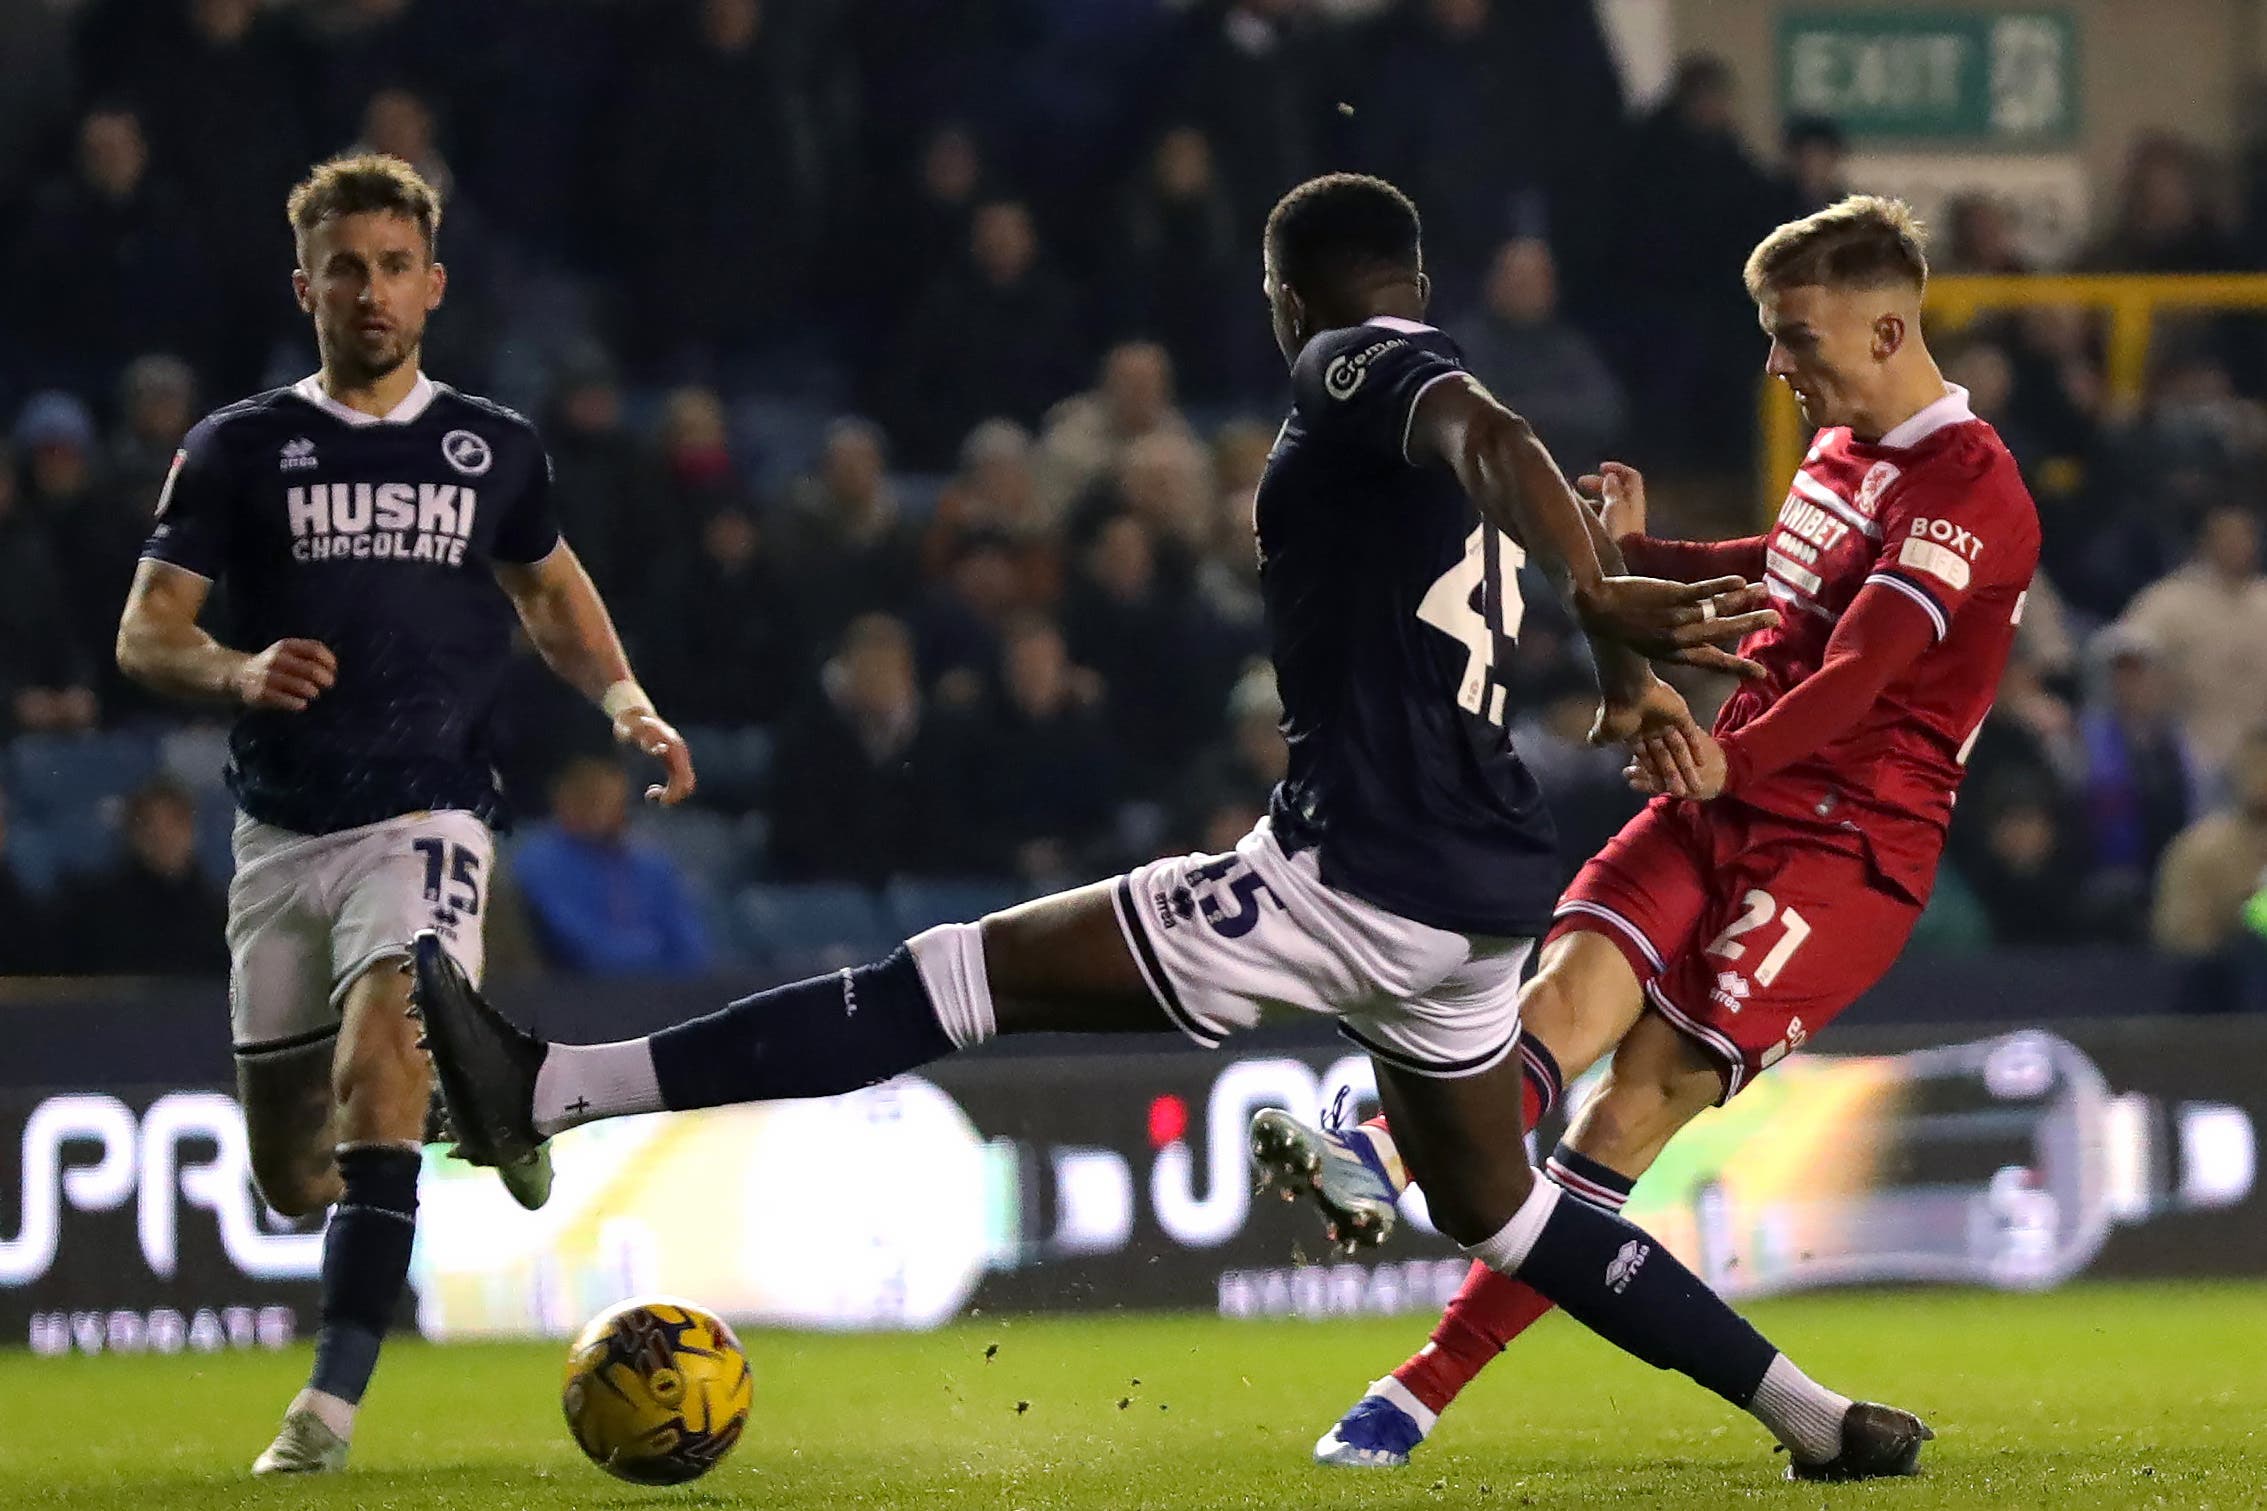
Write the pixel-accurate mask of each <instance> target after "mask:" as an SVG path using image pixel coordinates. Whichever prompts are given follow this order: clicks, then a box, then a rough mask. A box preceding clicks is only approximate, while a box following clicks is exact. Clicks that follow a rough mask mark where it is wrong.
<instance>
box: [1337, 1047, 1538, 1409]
mask: <svg viewBox="0 0 2267 1511" xmlns="http://www.w3.org/2000/svg"><path fill="white" fill-rule="evenodd" d="M1521 1053H1522V1054H1523V1055H1525V1056H1526V1058H1527V1065H1526V1072H1527V1073H1526V1074H1525V1075H1523V1076H1521V1077H1520V1079H1519V1091H1520V1098H1519V1099H1520V1118H1521V1121H1522V1122H1523V1123H1524V1124H1525V1125H1526V1126H1527V1127H1529V1128H1532V1127H1534V1126H1535V1125H1536V1124H1537V1123H1539V1122H1541V1121H1542V1120H1543V1117H1544V1115H1545V1114H1546V1113H1548V1112H1549V1111H1550V1110H1551V1108H1552V1106H1553V1105H1555V1104H1556V1102H1557V1101H1558V1084H1557V1083H1558V1079H1559V1067H1558V1062H1557V1061H1556V1060H1554V1059H1552V1058H1551V1056H1550V1052H1549V1051H1548V1050H1544V1049H1542V1047H1541V1045H1539V1044H1537V1043H1536V1042H1535V1041H1534V1040H1526V1041H1524V1042H1523V1044H1522V1046H1521ZM1362 1126H1363V1127H1365V1128H1377V1129H1380V1130H1383V1131H1385V1132H1386V1133H1387V1134H1388V1135H1390V1134H1391V1132H1392V1130H1391V1129H1390V1128H1388V1127H1387V1126H1386V1121H1385V1117H1384V1115H1383V1114H1380V1115H1379V1116H1377V1117H1374V1118H1371V1119H1370V1120H1369V1121H1368V1122H1367V1123H1364V1124H1363V1125H1362ZM1550 1309H1551V1302H1550V1301H1549V1300H1547V1299H1546V1298H1545V1297H1544V1296H1543V1293H1542V1292H1540V1291H1538V1290H1536V1289H1535V1288H1534V1287H1533V1286H1531V1285H1528V1284H1527V1283H1525V1282H1524V1281H1519V1280H1513V1279H1512V1278H1511V1277H1509V1276H1508V1275H1499V1274H1497V1273H1496V1272H1495V1271H1494V1270H1491V1269H1489V1268H1488V1267H1487V1266H1486V1265H1484V1264H1479V1263H1474V1264H1473V1266H1472V1272H1471V1273H1470V1274H1469V1275H1466V1276H1465V1277H1464V1284H1463V1285H1462V1286H1461V1287H1459V1288H1458V1290H1457V1292H1456V1295H1455V1296H1454V1297H1453V1298H1452V1299H1451V1300H1450V1301H1449V1303H1448V1310H1447V1311H1445V1312H1443V1313H1442V1314H1441V1319H1440V1322H1439V1323H1438V1325H1436V1326H1435V1327H1434V1328H1433V1336H1432V1339H1431V1341H1430V1342H1428V1343H1426V1345H1425V1346H1424V1347H1423V1348H1420V1349H1418V1350H1417V1352H1415V1353H1414V1354H1412V1355H1410V1356H1409V1359H1408V1362H1407V1363H1405V1364H1403V1365H1402V1366H1401V1367H1400V1368H1399V1369H1397V1370H1395V1371H1394V1372H1393V1378H1395V1379H1396V1380H1399V1381H1400V1382H1401V1383H1402V1385H1403V1386H1405V1387H1406V1388H1407V1389H1408V1391H1409V1393H1410V1394H1411V1395H1413V1396H1415V1397H1416V1398H1417V1399H1418V1400H1420V1401H1422V1402H1424V1403H1425V1405H1426V1407H1427V1408H1428V1409H1430V1410H1432V1411H1435V1412H1442V1411H1446V1410H1448V1403H1449V1402H1451V1401H1453V1400H1455V1399H1456V1398H1457V1396H1458V1395H1459V1394H1460V1393H1461V1392H1462V1391H1463V1389H1464V1387H1465V1386H1467V1385H1469V1384H1471V1383H1472V1381H1473V1379H1474V1377H1476V1376H1477V1375H1478V1374H1479V1373H1480V1371H1481V1370H1483V1369H1486V1368H1487V1367H1488V1363H1489V1361H1490V1360H1492V1359H1494V1358H1495V1356H1496V1355H1498V1354H1500V1353H1502V1352H1503V1351H1504V1348H1505V1346H1506V1345H1508V1344H1509V1343H1510V1342H1511V1340H1512V1339H1514V1338H1516V1337H1518V1336H1519V1335H1520V1334H1521V1333H1523V1332H1525V1331H1527V1329H1528V1328H1530V1327H1532V1326H1534V1324H1535V1321H1536V1319H1537V1318H1539V1317H1541V1316H1542V1315H1543V1314H1544V1313H1545V1312H1547V1311H1549V1310H1550Z"/></svg>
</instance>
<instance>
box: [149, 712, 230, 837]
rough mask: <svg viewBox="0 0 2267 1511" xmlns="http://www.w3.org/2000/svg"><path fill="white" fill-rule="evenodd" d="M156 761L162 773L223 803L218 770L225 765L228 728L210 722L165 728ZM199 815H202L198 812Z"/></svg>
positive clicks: (206, 799) (199, 798)
mask: <svg viewBox="0 0 2267 1511" xmlns="http://www.w3.org/2000/svg"><path fill="white" fill-rule="evenodd" d="M157 762H158V765H159V767H160V768H162V769H163V770H164V772H165V774H166V775H167V776H169V777H171V778H173V779H174V780H175V781H177V782H179V783H180V784H181V785H182V786H184V787H186V788H188V789H189V790H190V791H191V792H194V793H195V794H196V795H197V801H198V803H199V804H200V805H202V804H204V803H207V802H214V803H219V804H221V805H223V806H226V805H227V804H228V803H229V797H228V792H227V788H226V786H225V785H224V784H223V782H222V780H221V777H222V773H223V771H224V770H225V768H226V767H227V765H228V731H227V730H226V729H224V728H221V727H220V726H218V725H213V724H192V725H190V726H188V727H187V728H186V729H174V730H168V731H167V732H166V733H165V734H164V735H163V736H161V737H160V738H159V740H158V742H157ZM199 816H200V817H202V814H201V813H200V815H199Z"/></svg>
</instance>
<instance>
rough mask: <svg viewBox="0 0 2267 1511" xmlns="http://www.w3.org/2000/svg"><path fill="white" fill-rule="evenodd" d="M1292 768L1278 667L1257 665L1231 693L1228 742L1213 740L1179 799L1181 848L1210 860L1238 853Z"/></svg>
mask: <svg viewBox="0 0 2267 1511" xmlns="http://www.w3.org/2000/svg"><path fill="white" fill-rule="evenodd" d="M1290 769H1291V747H1290V745H1289V744H1288V743H1287V742H1286V741H1285V740H1284V738H1283V698H1282V695H1281V694H1280V693H1279V692H1278V691H1277V690H1276V686H1275V668H1274V667H1272V666H1269V665H1267V664H1266V663H1264V662H1261V663H1257V664H1255V665H1253V666H1251V667H1250V668H1249V669H1247V670H1246V671H1245V672H1244V674H1243V675H1242V676H1240V677H1238V678H1237V679H1236V683H1235V686H1234V687H1233V688H1231V689H1230V690H1229V693H1228V733H1227V737H1226V738H1225V739H1216V740H1214V741H1213V743H1212V745H1211V747H1210V748H1209V749H1207V750H1206V751H1205V753H1204V754H1203V755H1202V756H1201V757H1199V758H1198V760H1197V762H1196V765H1195V768H1194V771H1193V773H1192V777H1191V780H1190V781H1189V782H1188V783H1187V784H1186V786H1185V787H1184V788H1183V789H1182V791H1180V792H1179V793H1177V794H1175V797H1176V800H1177V801H1178V802H1179V803H1180V804H1181V805H1182V812H1181V816H1180V826H1181V828H1182V830H1183V838H1182V843H1184V844H1186V845H1188V846H1189V847H1190V848H1192V849H1195V850H1198V851H1202V852H1203V853H1205V854H1208V855H1210V854H1225V853H1226V852H1227V851H1230V850H1233V849H1235V848H1236V841H1238V840H1240V839H1242V838H1243V837H1244V836H1245V834H1247V833H1249V832H1250V830H1251V827H1252V825H1254V824H1256V823H1258V822H1259V820H1260V816H1261V815H1262V814H1264V813H1266V812H1267V804H1268V799H1269V797H1270V796H1271V795H1272V794H1273V793H1274V791H1275V784H1276V783H1278V782H1280V781H1282V780H1283V778H1284V776H1285V775H1286V774H1288V773H1289V771H1290Z"/></svg>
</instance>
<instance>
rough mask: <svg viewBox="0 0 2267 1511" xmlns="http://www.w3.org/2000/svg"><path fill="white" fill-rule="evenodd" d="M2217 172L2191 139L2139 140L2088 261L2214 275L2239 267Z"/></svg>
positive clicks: (2131, 269) (2111, 268)
mask: <svg viewBox="0 0 2267 1511" xmlns="http://www.w3.org/2000/svg"><path fill="white" fill-rule="evenodd" d="M2212 180H2213V173H2212V169H2211V166H2210V164H2209V163H2208V162H2207V160H2206V158H2205V155H2204V153H2203V152H2202V150H2201V149H2199V148H2198V147H2196V146H2195V145H2194V144H2193V143H2190V142H2186V141H2183V140H2181V139H2180V138H2179V137H2176V136H2170V135H2165V134H2162V133H2146V134H2144V135H2143V136H2141V137H2140V139H2139V140H2137V141H2135V142H2134V144H2133V146H2132V149H2131V150H2130V151H2129V152H2128V153H2127V155H2126V160H2125V182H2124V184H2123V185H2122V186H2121V188H2120V189H2119V192H2118V209H2117V219H2116V221H2115V222H2114V223H2113V224H2112V225H2111V226H2110V228H2109V231H2108V233H2107V234H2106V235H2105V236H2103V238H2102V239H2101V241H2100V242H2098V243H2097V244H2096V245H2095V247H2094V249H2093V251H2092V253H2091V254H2090V255H2089V256H2088V258H2087V262H2088V264H2089V265H2090V266H2092V267H2095V268H2098V269H2101V270H2103V271H2105V272H2116V273H2217V272H2225V271H2227V270H2228V269H2230V268H2233V267H2234V266H2235V265H2236V255H2235V248H2234V246H2233V244H2232V243H2231V241H2230V240H2229V237H2228V234H2227V231H2226V229H2225V227H2224V222H2223V220H2222V207H2221V206H2219V205H2218V204H2216V203H2214V200H2215V198H2216V189H2215V186H2214V184H2213V181H2212Z"/></svg>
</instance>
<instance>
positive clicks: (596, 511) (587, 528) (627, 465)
mask: <svg viewBox="0 0 2267 1511" xmlns="http://www.w3.org/2000/svg"><path fill="white" fill-rule="evenodd" d="M543 443H544V445H545V446H546V447H547V448H548V449H549V450H550V453H551V463H552V472H553V476H552V479H551V507H552V508H553V509H555V510H557V511H558V515H559V530H560V533H561V534H563V535H564V536H565V537H566V538H567V541H568V543H569V544H571V545H572V546H573V547H574V548H575V554H576V555H577V556H579V557H581V558H582V563H583V566H584V567H585V568H587V569H588V570H589V572H590V576H591V581H593V582H595V583H597V584H598V590H599V592H600V593H602V594H603V595H605V597H606V599H607V600H608V601H609V602H612V601H615V600H617V599H619V598H624V597H634V596H636V595H638V594H639V593H641V592H642V591H643V589H644V587H645V584H646V579H647V576H648V571H647V568H648V565H649V563H650V561H651V559H652V556H653V554H654V553H653V546H652V542H651V540H650V539H649V538H647V537H648V535H649V534H650V522H649V524H648V527H647V530H646V531H640V530H639V528H638V525H639V520H638V516H637V512H636V509H635V507H634V506H635V501H636V500H638V499H639V498H640V497H641V495H642V494H643V493H644V491H645V488H644V484H645V482H646V477H645V460H644V456H643V453H642V451H641V449H640V447H639V445H638V441H637V438H636V437H635V436H633V435H632V434H631V433H630V431H629V428H628V427H627V426H626V425H624V424H623V421H622V388H621V384H620V382H619V380H618V379H617V377H616V375H615V372H614V364H613V363H612V362H611V361H609V360H608V359H607V357H606V354H605V353H604V352H601V351H599V350H597V349H596V348H593V347H585V348H583V349H580V350H578V351H576V352H575V353H573V354H572V355H571V356H570V357H569V358H568V360H567V361H566V362H565V363H564V364H563V365H562V368H561V370H560V373H559V377H558V385H557V387H556V388H555V389H554V390H553V392H552V395H551V404H550V408H549V412H548V414H547V415H546V417H545V422H544V426H543ZM676 523H677V522H676V521H674V520H671V521H670V522H669V524H670V525H671V526H675V525H676Z"/></svg>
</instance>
